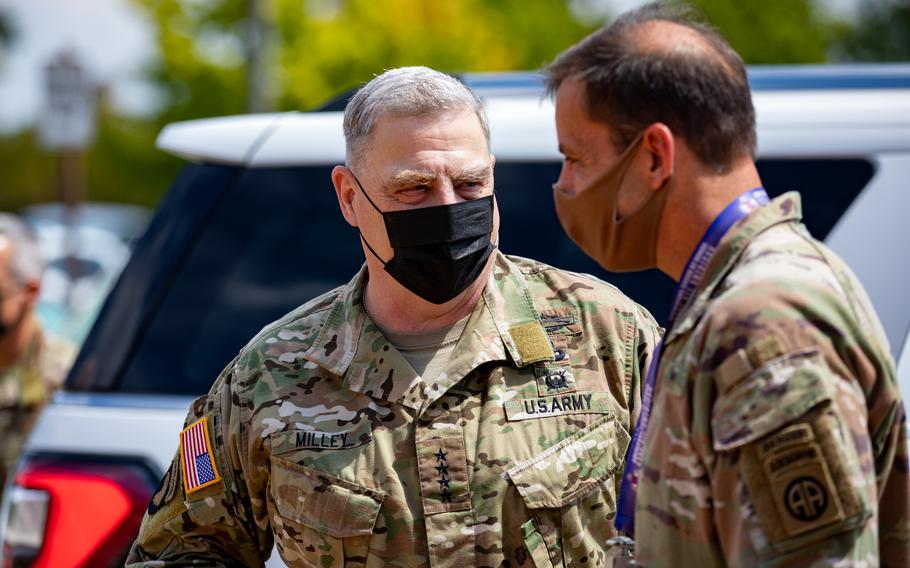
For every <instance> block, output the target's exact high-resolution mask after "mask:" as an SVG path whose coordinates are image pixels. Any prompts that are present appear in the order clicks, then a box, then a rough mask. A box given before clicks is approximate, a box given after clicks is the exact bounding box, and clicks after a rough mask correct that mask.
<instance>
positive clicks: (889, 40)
mask: <svg viewBox="0 0 910 568" xmlns="http://www.w3.org/2000/svg"><path fill="white" fill-rule="evenodd" d="M837 55H838V57H839V58H842V59H846V60H851V61H908V60H910V0H864V2H863V4H861V6H860V21H859V25H858V26H856V27H854V28H852V29H849V30H847V31H846V33H845V34H844V39H843V41H842V44H841V45H840V46H839V48H838V49H837Z"/></svg>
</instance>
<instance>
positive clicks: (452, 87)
mask: <svg viewBox="0 0 910 568" xmlns="http://www.w3.org/2000/svg"><path fill="white" fill-rule="evenodd" d="M461 109H469V110H472V111H474V114H476V115H477V119H478V120H479V121H480V127H481V128H482V129H483V133H484V136H485V137H486V139H487V145H488V146H489V144H490V125H489V122H488V120H487V113H486V111H485V110H484V108H483V102H482V101H481V100H480V98H479V97H478V96H477V95H476V94H474V92H473V91H471V90H470V89H468V88H467V87H466V86H464V84H463V83H461V82H460V81H459V80H458V79H455V78H454V77H452V76H450V75H446V74H445V73H440V72H439V71H435V70H433V69H430V68H428V67H399V68H397V69H390V70H388V71H386V72H385V73H383V74H382V75H378V76H376V77H374V78H373V80H371V81H370V82H369V83H367V84H366V85H364V86H363V87H361V88H360V90H358V91H357V92H356V93H355V94H354V96H353V97H351V100H350V101H349V102H348V105H347V107H345V109H344V140H345V156H346V159H347V162H348V166H354V165H355V164H358V163H360V162H361V160H362V159H363V154H364V148H365V146H366V145H367V143H368V142H369V140H370V136H371V134H372V133H373V129H374V128H375V126H376V121H378V120H379V119H380V118H382V117H383V116H387V115H390V116H421V115H428V114H436V113H442V112H446V111H450V110H461Z"/></svg>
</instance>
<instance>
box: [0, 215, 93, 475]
mask: <svg viewBox="0 0 910 568" xmlns="http://www.w3.org/2000/svg"><path fill="white" fill-rule="evenodd" d="M43 273H44V261H43V260H42V258H41V250H40V249H39V247H38V242H37V240H36V239H35V236H34V235H33V234H32V232H31V231H30V230H29V228H28V227H27V226H26V225H25V223H23V222H22V221H21V220H20V219H19V218H18V217H16V216H15V215H12V214H10V213H0V482H3V481H5V479H6V474H7V472H8V471H10V469H12V468H13V466H15V463H16V459H17V457H18V455H19V451H20V449H21V448H22V444H23V442H24V441H25V439H26V437H27V436H28V433H29V431H30V430H31V428H32V425H33V424H34V423H35V419H36V418H37V417H38V413H39V412H40V411H41V408H42V407H43V406H44V404H45V403H46V402H47V401H48V400H50V398H51V396H52V395H53V393H54V391H55V390H56V389H57V388H58V387H59V386H60V385H61V383H62V382H63V379H64V377H65V376H66V371H67V370H68V369H69V367H70V364H71V363H72V361H73V356H74V354H75V353H74V349H73V348H72V346H71V345H70V344H69V343H67V342H65V341H63V340H60V339H56V338H54V337H53V336H51V335H48V334H45V333H44V332H43V331H42V329H41V325H40V324H39V323H38V318H37V316H36V315H35V305H36V303H37V301H38V293H39V292H40V290H41V276H42V274H43Z"/></svg>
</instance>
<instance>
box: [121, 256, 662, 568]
mask: <svg viewBox="0 0 910 568" xmlns="http://www.w3.org/2000/svg"><path fill="white" fill-rule="evenodd" d="M365 279H366V272H365V269H364V270H361V272H360V273H359V274H358V275H357V276H356V277H355V278H354V279H353V280H352V281H351V282H350V283H349V284H347V285H346V286H344V287H341V288H339V289H336V290H334V291H332V292H329V293H328V294H326V295H324V296H322V297H319V298H317V299H315V300H313V301H311V302H309V303H307V304H305V305H304V306H302V307H301V308H299V309H297V310H296V311H294V312H292V313H291V314H289V315H287V316H286V317H284V318H283V319H282V320H280V321H278V322H276V323H274V324H272V325H270V326H268V327H266V328H265V329H264V330H263V331H262V332H261V333H260V334H259V335H258V336H257V337H256V338H254V339H253V341H252V342H251V343H250V344H249V345H248V346H247V347H246V348H244V349H243V350H242V351H241V353H240V355H239V356H238V357H237V359H235V360H234V361H233V362H232V363H231V364H230V365H229V366H228V367H227V368H226V369H225V371H224V372H223V373H222V375H221V376H220V377H219V378H218V380H217V382H216V383H215V385H214V386H213V388H212V390H211V392H210V393H209V394H208V395H207V396H204V397H202V398H200V399H199V400H197V401H196V403H195V404H194V405H193V408H192V409H191V411H190V414H189V417H188V419H187V426H188V427H194V425H195V424H197V423H198V421H200V420H203V421H204V424H205V425H206V428H207V429H208V430H209V433H206V434H205V435H206V437H207V439H206V440H204V442H205V443H204V444H203V446H204V448H203V449H205V450H208V449H209V447H211V449H212V450H213V454H214V457H215V460H214V462H215V467H216V469H217V472H219V474H215V476H214V477H217V481H214V482H212V481H206V485H205V486H204V487H201V488H196V487H192V488H191V489H190V490H189V491H188V490H187V488H188V487H190V486H191V485H194V483H195V482H191V483H189V484H188V483H187V480H186V469H187V468H186V465H187V463H186V461H187V460H184V459H183V457H184V456H186V455H189V456H193V455H196V454H195V453H190V454H187V451H186V449H185V448H184V449H182V450H181V451H180V452H178V455H177V458H176V460H175V462H174V463H173V465H172V467H171V470H170V472H169V473H168V474H167V475H166V477H165V479H163V480H162V483H161V486H160V488H159V490H158V491H157V492H156V494H155V496H154V497H153V499H152V502H151V503H150V505H149V510H148V512H147V514H146V516H145V518H144V520H143V524H142V528H141V530H140V533H139V536H138V539H137V541H136V544H135V545H134V547H133V549H132V551H131V555H130V560H129V561H128V562H131V563H134V564H131V566H139V565H145V566H163V565H171V564H170V563H171V562H173V563H175V564H176V563H180V562H188V561H192V560H199V561H200V562H204V563H206V565H209V564H211V563H212V562H213V561H215V562H216V563H219V564H221V565H245V566H257V565H261V563H262V562H263V560H264V559H265V558H266V557H267V556H268V554H269V553H270V551H271V547H272V543H273V540H274V542H275V543H277V547H278V551H279V553H280V554H281V556H282V558H283V559H284V561H285V562H287V563H288V564H289V565H291V566H321V567H331V566H357V565H366V566H436V567H439V566H457V567H459V568H466V567H468V566H500V565H502V564H503V562H506V563H507V565H512V566H535V565H536V566H580V565H583V566H601V565H604V564H605V563H607V562H608V561H607V559H606V544H605V543H606V540H607V539H608V538H609V537H610V536H612V535H613V534H614V532H613V528H612V518H613V516H614V509H615V495H616V490H617V488H616V482H617V480H618V479H619V478H620V477H621V467H622V462H623V458H624V456H625V452H626V448H627V445H628V441H629V431H630V428H631V425H632V424H634V421H635V419H636V417H637V414H638V410H639V406H640V394H639V383H640V379H641V376H642V369H646V366H647V365H648V363H649V360H650V357H651V353H652V349H653V347H654V345H655V341H656V339H657V334H658V332H659V328H657V326H656V324H655V322H654V320H653V319H652V318H651V316H650V314H648V313H647V312H646V311H645V310H644V309H642V308H640V307H639V306H637V305H636V304H634V303H633V302H632V301H630V300H629V299H628V298H626V297H625V296H623V295H622V294H621V293H620V292H618V291H617V290H616V288H614V287H612V286H610V285H608V284H605V283H603V282H601V281H599V280H597V279H594V278H593V277H589V276H583V275H578V274H572V273H568V272H564V271H560V270H557V269H554V268H551V267H549V266H545V265H543V264H539V263H536V262H533V261H530V260H526V259H521V258H516V257H506V256H504V255H502V254H499V253H496V256H495V260H494V269H493V272H492V274H491V276H490V281H489V282H488V284H487V286H486V288H485V290H484V293H483V296H482V299H481V300H480V301H479V302H478V304H477V306H476V308H475V309H474V311H473V313H472V315H471V316H470V318H469V320H468V323H467V326H466V328H465V331H464V333H463V334H462V336H461V338H460V339H459V341H458V343H457V345H456V347H455V351H454V353H453V355H452V359H451V360H450V362H449V364H448V366H447V369H446V371H444V373H443V375H442V376H440V377H439V379H438V380H437V381H436V382H434V383H433V385H434V386H430V385H428V384H426V383H424V381H423V380H422V379H421V377H419V376H417V375H416V374H415V372H414V371H413V369H412V368H411V367H410V365H409V364H408V363H407V361H406V359H405V358H404V357H403V356H402V355H401V353H399V352H398V351H397V350H396V349H395V347H393V346H392V345H391V344H389V342H388V341H387V340H386V338H385V337H384V336H383V335H382V334H381V332H380V331H379V330H378V329H377V328H376V326H375V325H373V324H372V323H371V321H370V320H369V319H367V318H366V317H365V314H364V311H363V307H362V304H361V298H362V292H363V286H364V283H365ZM208 436H211V437H213V439H211V438H208ZM205 459H206V458H203V462H204V463H203V466H205V467H206V468H208V464H207V462H205ZM196 460H197V462H198V458H196ZM210 473H211V472H209V471H208V469H206V471H205V475H204V477H205V479H207V480H211V479H212V477H213V476H212V475H210ZM191 479H192V478H191ZM153 559H159V560H163V561H166V562H164V563H161V562H148V563H145V561H149V560H153Z"/></svg>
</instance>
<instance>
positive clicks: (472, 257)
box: [354, 176, 496, 304]
mask: <svg viewBox="0 0 910 568" xmlns="http://www.w3.org/2000/svg"><path fill="white" fill-rule="evenodd" d="M354 179H355V180H356V181H357V185H358V186H360V191H361V192H363V195H364V196H365V197H366V198H367V201H369V202H370V205H372V206H373V209H375V210H376V211H378V212H379V213H380V214H381V215H382V219H383V220H384V221H385V230H386V234H387V235H388V237H389V243H390V244H391V245H392V251H393V252H394V255H393V256H392V258H391V259H389V260H388V261H384V260H382V259H381V258H379V255H378V254H376V251H374V250H373V247H371V246H370V243H368V242H367V240H366V239H365V238H364V237H363V233H361V234H360V238H361V239H363V242H364V244H366V245H367V248H368V249H370V252H371V253H373V256H375V257H376V258H378V259H379V262H382V264H383V265H384V266H385V271H386V272H388V273H389V274H390V275H391V276H392V278H394V279H395V280H396V281H398V283H399V284H401V285H402V286H404V287H405V288H407V289H408V290H410V291H411V292H413V293H415V294H417V295H418V296H420V297H421V298H423V299H424V300H426V301H428V302H431V303H433V304H444V303H446V302H448V301H449V300H451V299H452V298H454V297H455V296H457V295H458V294H460V293H462V292H463V291H464V289H465V288H467V287H468V286H470V285H471V283H472V282H474V280H476V279H477V277H478V276H479V275H480V273H481V272H483V269H484V267H485V266H486V264H487V259H488V258H490V254H492V252H493V249H495V248H496V246H495V245H494V244H492V243H491V242H490V238H491V235H492V233H493V196H492V195H490V196H488V197H481V198H480V199H473V200H471V201H464V202H462V203H453V204H451V205H437V206H434V207H424V208H421V209H407V210H404V211H382V210H381V209H379V207H376V204H375V203H373V200H372V199H370V196H369V195H367V192H366V191H364V189H363V185H361V183H360V180H358V179H357V177H356V176H355V177H354Z"/></svg>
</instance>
